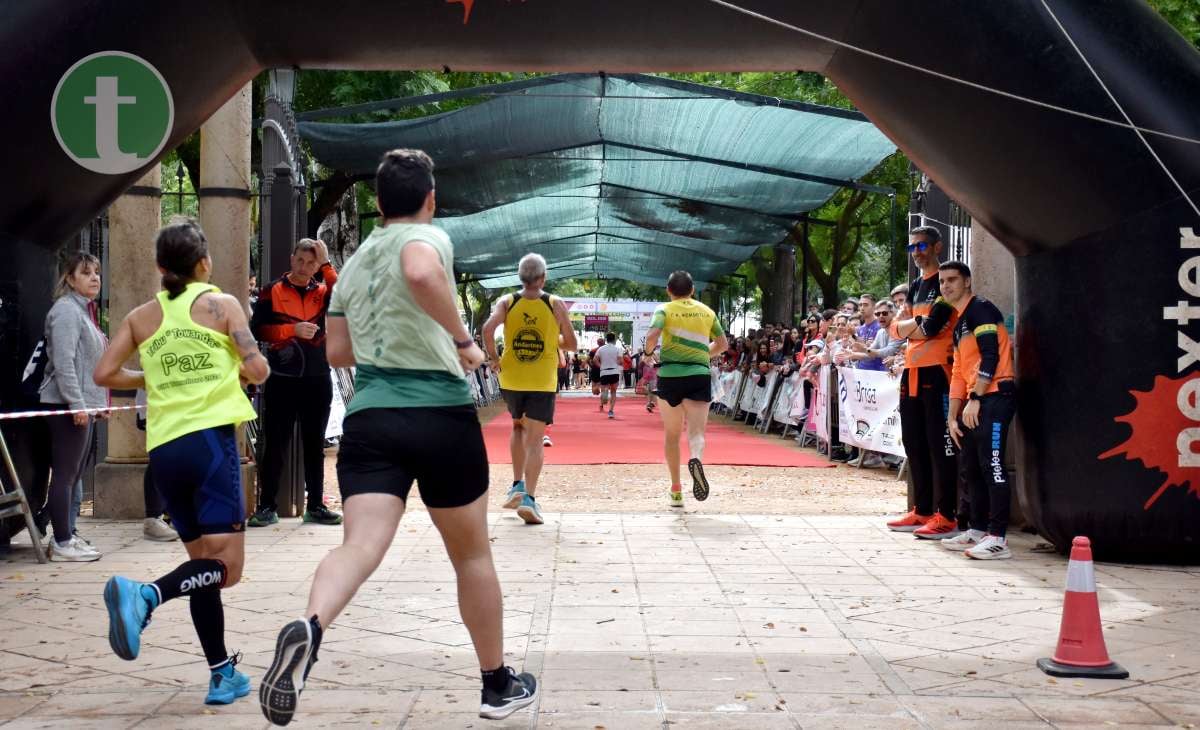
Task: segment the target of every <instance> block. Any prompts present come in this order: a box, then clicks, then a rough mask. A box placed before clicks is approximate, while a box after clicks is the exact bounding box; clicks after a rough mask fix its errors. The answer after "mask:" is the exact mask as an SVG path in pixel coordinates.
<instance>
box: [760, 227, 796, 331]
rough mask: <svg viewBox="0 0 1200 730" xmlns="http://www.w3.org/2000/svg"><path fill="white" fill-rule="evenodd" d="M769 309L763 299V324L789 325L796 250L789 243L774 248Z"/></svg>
mask: <svg viewBox="0 0 1200 730" xmlns="http://www.w3.org/2000/svg"><path fill="white" fill-rule="evenodd" d="M771 274H772V276H771V280H772V281H771V293H772V297H771V307H770V308H769V309H768V308H767V305H766V301H765V298H764V303H763V322H764V323H766V322H783V323H784V324H787V325H791V323H792V319H793V318H794V317H795V313H794V312H793V311H792V307H793V305H794V298H795V288H796V248H795V246H792V245H791V243H782V244H780V245H778V246H776V247H775V262H774V266H773V268H772V270H771Z"/></svg>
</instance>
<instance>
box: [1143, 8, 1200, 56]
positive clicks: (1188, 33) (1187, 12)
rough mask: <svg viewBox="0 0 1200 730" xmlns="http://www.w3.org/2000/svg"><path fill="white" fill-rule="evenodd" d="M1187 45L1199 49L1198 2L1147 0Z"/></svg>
mask: <svg viewBox="0 0 1200 730" xmlns="http://www.w3.org/2000/svg"><path fill="white" fill-rule="evenodd" d="M1148 1H1149V4H1150V7H1152V8H1154V9H1155V10H1156V11H1158V14H1159V15H1161V16H1163V19H1165V20H1166V21H1167V22H1168V23H1170V24H1171V25H1172V26H1174V27H1175V30H1177V31H1179V34H1180V35H1182V36H1183V37H1184V38H1186V39H1187V41H1188V42H1189V43H1191V44H1192V45H1193V46H1196V47H1197V48H1200V2H1197V0H1148Z"/></svg>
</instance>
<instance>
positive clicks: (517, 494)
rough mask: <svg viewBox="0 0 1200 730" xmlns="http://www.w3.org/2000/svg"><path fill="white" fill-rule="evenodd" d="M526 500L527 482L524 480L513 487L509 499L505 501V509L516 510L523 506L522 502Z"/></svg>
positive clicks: (509, 491) (509, 492)
mask: <svg viewBox="0 0 1200 730" xmlns="http://www.w3.org/2000/svg"><path fill="white" fill-rule="evenodd" d="M524 500H525V480H524V479H522V480H520V481H519V482H517V483H516V484H514V485H512V489H510V490H508V497H506V498H505V500H504V509H516V508H517V507H520V506H521V502H523V501H524Z"/></svg>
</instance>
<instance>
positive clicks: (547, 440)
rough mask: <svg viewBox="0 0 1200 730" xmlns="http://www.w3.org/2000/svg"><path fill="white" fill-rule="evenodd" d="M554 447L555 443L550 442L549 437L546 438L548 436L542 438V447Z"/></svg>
mask: <svg viewBox="0 0 1200 730" xmlns="http://www.w3.org/2000/svg"><path fill="white" fill-rule="evenodd" d="M553 445H554V442H553V441H551V440H550V437H549V436H546V435H543V436H542V446H553Z"/></svg>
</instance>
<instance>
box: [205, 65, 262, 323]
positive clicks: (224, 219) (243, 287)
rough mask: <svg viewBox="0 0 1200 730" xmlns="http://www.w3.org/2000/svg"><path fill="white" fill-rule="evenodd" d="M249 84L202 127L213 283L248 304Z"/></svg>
mask: <svg viewBox="0 0 1200 730" xmlns="http://www.w3.org/2000/svg"><path fill="white" fill-rule="evenodd" d="M250 117H251V113H250V85H249V84H247V85H246V86H244V87H242V89H241V90H239V91H238V92H237V93H236V94H234V95H233V98H232V99H230V100H229V101H227V102H225V105H224V106H222V107H221V108H220V109H218V110H217V111H216V113H215V114H213V115H212V116H211V117H210V118H209V120H208V121H207V122H205V123H204V126H202V127H200V190H199V191H197V192H198V193H199V196H200V227H201V228H203V229H204V234H205V235H206V236H208V250H209V253H210V254H211V255H212V258H213V274H212V283H214V284H216V285H217V286H219V287H221V290H222V291H224V292H225V293H227V294H232V295H234V296H236V297H237V298H238V299H240V300H241V301H242V303H243V304H244V303H245V302H246V299H247V295H248V291H247V282H248V281H249V276H250V236H251V235H252V232H251V230H250Z"/></svg>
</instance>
